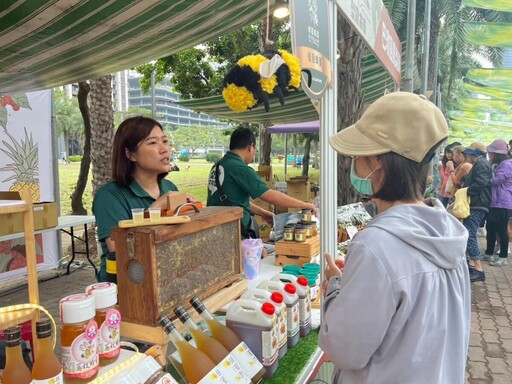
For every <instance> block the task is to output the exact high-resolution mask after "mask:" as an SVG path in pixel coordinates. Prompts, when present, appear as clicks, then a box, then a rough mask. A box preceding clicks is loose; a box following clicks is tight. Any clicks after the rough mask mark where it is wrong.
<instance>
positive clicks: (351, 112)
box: [322, 12, 364, 206]
mask: <svg viewBox="0 0 512 384" xmlns="http://www.w3.org/2000/svg"><path fill="white" fill-rule="evenodd" d="M338 41H339V42H340V43H339V46H340V55H341V56H340V59H339V60H338V131H339V130H342V129H343V128H346V127H348V126H350V125H352V124H354V123H355V122H356V121H357V120H358V119H359V117H360V116H361V114H362V111H363V93H362V87H361V81H362V72H363V70H362V66H361V58H362V55H363V49H364V43H363V41H362V40H361V39H360V38H359V36H358V35H357V33H356V32H355V31H354V29H353V28H352V27H351V26H350V24H349V23H348V22H347V20H346V19H345V18H344V17H343V16H342V15H341V13H340V12H338ZM350 161H351V160H350V158H349V157H345V156H341V155H338V206H340V205H345V204H349V203H353V202H355V201H357V197H358V194H357V193H356V192H355V190H354V189H353V188H352V185H351V184H350ZM322 186H323V187H324V188H326V187H327V186H326V183H325V182H324V181H322Z"/></svg>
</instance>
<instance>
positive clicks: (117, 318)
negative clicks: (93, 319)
mask: <svg viewBox="0 0 512 384" xmlns="http://www.w3.org/2000/svg"><path fill="white" fill-rule="evenodd" d="M120 325H121V313H120V312H119V311H118V310H117V309H116V308H110V309H108V310H107V313H106V316H105V321H104V322H103V324H101V327H100V333H99V338H98V352H99V354H100V357H106V358H114V357H116V356H118V355H119V352H120V351H121V345H120V342H121V338H120V332H119V327H120Z"/></svg>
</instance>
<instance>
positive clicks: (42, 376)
mask: <svg viewBox="0 0 512 384" xmlns="http://www.w3.org/2000/svg"><path fill="white" fill-rule="evenodd" d="M36 334H37V347H36V356H35V361H34V366H33V367H32V378H33V379H34V384H49V383H62V382H63V378H62V365H61V364H60V360H59V359H58V358H57V356H56V355H55V352H54V351H53V346H52V324H51V323H50V319H48V318H44V319H41V320H39V321H38V322H37V323H36Z"/></svg>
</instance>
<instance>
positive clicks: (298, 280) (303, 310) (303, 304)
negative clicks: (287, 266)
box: [274, 273, 311, 337]
mask: <svg viewBox="0 0 512 384" xmlns="http://www.w3.org/2000/svg"><path fill="white" fill-rule="evenodd" d="M274 280H280V281H282V282H284V283H292V284H293V285H294V286H295V287H296V288H297V295H298V296H299V328H300V337H305V336H307V335H308V334H309V332H310V331H311V294H310V291H309V281H308V279H307V278H305V277H304V276H299V277H296V276H294V275H290V274H287V273H280V274H278V275H277V276H276V277H274Z"/></svg>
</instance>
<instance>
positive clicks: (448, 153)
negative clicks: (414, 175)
mask: <svg viewBox="0 0 512 384" xmlns="http://www.w3.org/2000/svg"><path fill="white" fill-rule="evenodd" d="M452 156H453V150H452V148H451V147H450V146H449V145H447V146H446V147H445V149H444V156H443V158H442V159H441V164H440V165H439V174H440V175H441V188H440V190H439V200H440V201H441V203H443V205H444V206H445V207H446V206H447V205H448V200H449V199H450V196H449V194H448V193H447V191H446V183H448V180H449V179H450V175H451V174H452V173H453V171H454V170H455V167H454V165H453V161H452Z"/></svg>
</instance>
